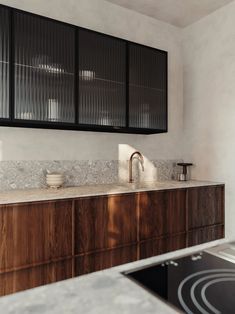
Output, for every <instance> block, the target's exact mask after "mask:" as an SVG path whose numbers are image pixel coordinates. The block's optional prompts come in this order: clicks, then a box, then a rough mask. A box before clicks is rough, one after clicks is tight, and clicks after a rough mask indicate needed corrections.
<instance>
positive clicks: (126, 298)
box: [0, 240, 226, 314]
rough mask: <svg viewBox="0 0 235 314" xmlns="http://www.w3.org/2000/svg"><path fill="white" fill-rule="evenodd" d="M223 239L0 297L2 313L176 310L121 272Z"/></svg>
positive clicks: (166, 313) (169, 313) (160, 313)
mask: <svg viewBox="0 0 235 314" xmlns="http://www.w3.org/2000/svg"><path fill="white" fill-rule="evenodd" d="M224 242H226V241H225V240H217V241H213V242H210V243H206V244H202V245H198V246H195V247H192V248H187V249H183V250H179V251H175V252H171V253H168V254H164V255H160V256H156V257H151V258H148V259H145V260H141V261H137V262H133V263H129V264H125V265H122V266H118V267H114V268H110V269H107V270H104V271H99V272H96V273H92V274H89V275H84V276H81V277H77V278H72V279H68V280H65V281H61V282H57V283H54V284H50V285H46V286H41V287H38V288H34V289H31V290H27V291H24V292H19V293H15V294H12V295H9V296H6V297H1V298H0V313H4V314H41V313H43V314H49V313H50V314H80V313H81V314H132V313H135V314H173V313H179V312H178V311H176V310H175V309H174V308H172V307H170V306H169V305H167V304H166V303H165V302H163V301H161V300H160V299H158V298H157V297H155V296H153V295H152V294H150V293H149V292H147V291H146V290H144V289H143V288H141V287H140V286H138V285H137V284H135V283H134V282H133V281H131V280H130V279H128V278H127V277H125V276H124V275H122V274H121V272H124V271H129V270H134V269H135V268H138V267H143V266H147V265H151V264H153V263H160V262H162V261H165V260H169V259H173V258H177V257H179V256H182V255H187V254H192V253H194V252H198V251H201V250H203V249H205V248H208V247H212V246H214V245H217V244H221V243H224Z"/></svg>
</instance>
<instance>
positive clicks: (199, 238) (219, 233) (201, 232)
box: [188, 225, 224, 246]
mask: <svg viewBox="0 0 235 314" xmlns="http://www.w3.org/2000/svg"><path fill="white" fill-rule="evenodd" d="M221 238H224V226H223V225H217V226H210V227H207V228H205V227H204V228H199V229H194V230H192V231H190V232H189V233H188V246H193V245H197V244H201V243H205V242H210V241H214V240H217V239H221Z"/></svg>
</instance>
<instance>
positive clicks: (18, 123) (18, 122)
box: [0, 4, 168, 134]
mask: <svg viewBox="0 0 235 314" xmlns="http://www.w3.org/2000/svg"><path fill="white" fill-rule="evenodd" d="M0 7H4V8H7V9H8V12H9V24H10V25H9V28H10V38H9V42H10V46H9V49H10V60H9V66H10V72H9V89H10V91H9V118H0V126H10V127H23V128H42V129H60V130H80V131H94V132H111V133H130V134H156V133H166V132H168V57H167V56H168V53H167V52H166V51H163V50H161V49H156V48H152V47H148V46H145V45H141V44H138V43H134V42H131V41H127V40H124V39H121V38H118V37H115V36H111V35H107V34H103V33H100V32H96V31H93V30H88V29H85V28H83V27H80V26H75V25H72V24H69V23H65V22H61V21H58V20H55V19H52V18H48V17H45V16H41V15H38V14H34V13H30V12H26V11H23V10H19V9H15V8H12V7H8V6H5V5H2V4H0ZM14 12H19V13H24V14H28V15H31V16H37V17H40V18H41V19H45V20H50V21H54V22H57V23H61V24H63V25H67V26H70V27H72V28H74V34H75V75H74V86H75V88H74V106H75V123H65V122H63V123H62V122H50V121H45V122H44V121H35V120H23V119H15V118H14V101H15V99H14V18H13V15H14ZM80 29H84V30H86V31H90V32H93V33H98V34H101V35H102V36H107V37H110V38H115V39H118V40H121V41H123V42H125V45H126V85H125V89H126V126H125V127H116V126H101V125H94V124H92V125H88V124H80V123H78V121H79V119H78V115H79V67H78V60H79V48H78V41H79V30H80ZM132 43H134V44H136V45H139V46H142V47H146V48H148V49H152V50H154V51H160V52H161V53H165V55H166V69H165V71H166V117H165V119H166V128H165V129H155V128H154V129H150V128H133V127H129V44H132Z"/></svg>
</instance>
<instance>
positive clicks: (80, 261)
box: [75, 245, 137, 276]
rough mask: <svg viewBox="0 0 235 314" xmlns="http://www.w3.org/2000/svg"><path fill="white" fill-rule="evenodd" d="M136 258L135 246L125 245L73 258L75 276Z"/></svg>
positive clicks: (132, 260)
mask: <svg viewBox="0 0 235 314" xmlns="http://www.w3.org/2000/svg"><path fill="white" fill-rule="evenodd" d="M136 260H137V246H136V245H133V246H127V247H123V248H118V249H113V250H109V251H103V252H97V253H91V254H86V255H83V256H78V257H76V258H75V276H79V275H83V274H87V273H91V272H95V271H98V270H102V269H106V268H110V267H113V266H117V265H121V264H125V263H130V262H134V261H136Z"/></svg>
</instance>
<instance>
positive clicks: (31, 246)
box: [0, 185, 224, 295]
mask: <svg viewBox="0 0 235 314" xmlns="http://www.w3.org/2000/svg"><path fill="white" fill-rule="evenodd" d="M199 216H200V217H199ZM203 217H204V218H203ZM223 236H224V186H223V185H218V186H209V187H198V188H188V189H176V190H164V191H150V192H139V193H129V194H117V195H107V196H93V197H83V198H77V199H72V200H57V201H45V202H35V203H21V204H9V205H0V294H1V295H4V294H9V293H12V292H15V291H20V290H24V289H27V288H32V287H35V286H38V285H42V284H46V283H50V282H54V281H58V280H63V279H66V278H70V277H74V276H79V275H82V274H86V273H90V272H94V271H97V270H101V269H105V268H109V267H112V266H117V265H120V264H124V263H128V262H132V261H136V260H138V259H143V258H147V257H151V256H155V255H158V254H163V253H166V252H169V251H173V250H177V249H181V248H185V247H187V246H191V245H196V244H200V243H203V242H208V241H212V240H216V239H219V238H222V237H223Z"/></svg>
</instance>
